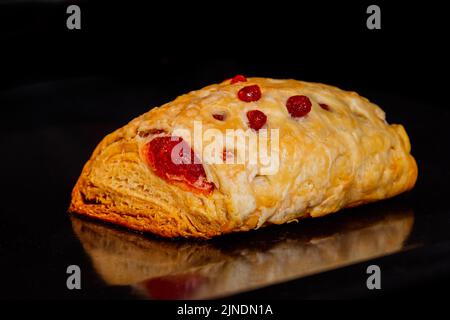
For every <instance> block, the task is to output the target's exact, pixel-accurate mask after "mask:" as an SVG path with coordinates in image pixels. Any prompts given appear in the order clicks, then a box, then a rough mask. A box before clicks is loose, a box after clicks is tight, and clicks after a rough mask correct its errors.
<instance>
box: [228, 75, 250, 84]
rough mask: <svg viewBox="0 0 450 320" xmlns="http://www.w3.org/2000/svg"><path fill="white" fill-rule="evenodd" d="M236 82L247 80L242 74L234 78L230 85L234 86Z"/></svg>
mask: <svg viewBox="0 0 450 320" xmlns="http://www.w3.org/2000/svg"><path fill="white" fill-rule="evenodd" d="M238 82H247V78H246V77H244V76H243V75H242V74H238V75H236V76H234V77H233V78H232V79H231V81H230V83H231V84H235V83H238Z"/></svg>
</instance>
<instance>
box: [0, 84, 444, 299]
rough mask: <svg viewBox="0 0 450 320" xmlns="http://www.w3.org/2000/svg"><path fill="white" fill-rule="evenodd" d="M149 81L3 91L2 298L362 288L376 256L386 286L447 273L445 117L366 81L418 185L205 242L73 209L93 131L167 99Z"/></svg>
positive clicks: (327, 292) (334, 292)
mask: <svg viewBox="0 0 450 320" xmlns="http://www.w3.org/2000/svg"><path fill="white" fill-rule="evenodd" d="M158 89H159V88H158V87H157V86H151V85H149V84H146V85H144V84H139V83H127V82H120V83H119V82H114V81H112V80H107V79H104V78H89V79H76V80H70V81H58V82H57V83H40V84H37V85H33V86H25V87H20V88H16V89H14V90H7V91H4V92H3V93H2V94H1V95H0V104H1V105H2V106H8V110H9V111H8V117H7V118H6V119H7V120H8V121H7V123H5V126H4V128H3V129H2V135H1V140H2V150H3V152H2V166H3V170H2V171H1V175H2V176H1V178H2V181H3V188H2V192H3V198H4V199H5V200H4V201H3V203H2V209H1V210H2V214H1V216H0V220H1V223H0V231H1V234H2V237H1V240H0V248H1V252H2V253H1V255H2V265H1V268H2V274H3V275H7V276H6V277H5V278H4V280H3V286H2V289H1V291H0V295H1V296H3V297H9V298H11V297H12V298H14V297H21V298H24V297H29V298H126V299H127V298H133V299H135V298H136V299H141V298H145V299H147V298H150V299H166V298H188V299H191V298H214V297H230V296H234V295H236V294H238V296H237V297H266V298H267V297H284V298H294V297H318V298H320V297H342V296H344V297H345V296H346V294H347V295H348V296H364V295H365V294H367V293H368V290H367V289H366V287H365V280H366V278H367V275H366V273H365V268H366V267H367V266H368V265H369V264H370V263H372V262H370V261H372V260H373V259H376V258H377V260H375V261H376V263H378V264H380V266H381V267H382V270H385V271H384V273H383V277H384V278H383V279H387V280H386V281H384V282H383V288H384V289H386V290H387V291H388V290H389V289H392V290H394V289H395V290H407V288H409V287H410V286H412V285H414V284H421V283H429V282H430V281H433V280H435V279H440V278H442V277H443V278H446V277H448V270H450V269H449V264H448V257H450V256H449V254H448V253H449V251H450V232H449V230H450V229H449V228H450V210H449V208H448V206H447V199H448V192H447V190H448V188H447V183H448V182H447V181H448V179H449V170H448V168H447V166H448V163H450V162H449V160H450V157H449V153H448V151H447V149H446V146H447V145H448V144H447V138H448V137H449V132H448V131H449V128H448V125H447V123H448V121H449V120H450V115H449V112H448V111H447V110H446V109H442V108H439V107H436V106H433V105H432V104H425V103H423V102H421V101H413V100H411V99H407V98H404V97H398V96H395V95H392V94H385V93H384V94H383V93H379V92H366V96H368V97H369V98H370V99H371V100H373V101H375V102H377V103H378V104H380V105H381V106H382V107H383V108H384V110H385V111H386V113H387V115H388V120H389V121H390V122H401V123H403V124H404V125H405V127H406V129H407V131H408V133H409V135H410V138H411V141H412V146H413V154H414V155H415V157H416V159H417V162H418V165H419V180H418V182H417V185H416V187H415V189H414V190H412V191H411V192H409V193H407V194H404V195H401V196H399V197H396V198H394V199H391V200H387V201H382V202H379V203H375V204H371V205H366V206H362V207H359V208H354V209H350V210H344V211H341V212H339V213H337V214H335V215H333V216H330V217H325V218H320V219H315V220H306V221H302V222H301V223H299V224H289V225H285V226H276V227H270V228H265V229H262V230H259V231H255V232H250V233H245V234H235V235H229V236H225V237H222V238H219V239H214V240H212V241H209V242H192V241H185V240H179V241H167V240H162V239H158V238H155V237H153V236H151V235H146V236H144V235H139V234H136V233H130V232H128V231H126V230H123V229H118V228H115V227H112V226H109V225H105V224H102V223H97V222H92V221H89V220H85V219H80V218H78V217H71V216H69V215H68V214H67V213H66V209H67V206H68V203H69V201H70V192H71V188H72V187H73V185H74V183H75V181H76V178H77V177H78V174H79V172H80V170H81V168H82V166H83V164H84V162H85V161H86V159H87V158H88V157H89V155H90V153H91V152H92V150H93V148H94V147H95V145H96V143H98V141H99V140H100V139H101V138H102V137H103V136H104V135H105V134H106V133H108V132H110V131H112V130H113V129H115V128H117V127H119V126H121V125H123V124H124V123H126V122H127V121H128V120H130V119H131V118H132V117H134V116H136V115H138V114H140V113H142V112H144V111H145V110H146V109H147V108H148V105H149V104H150V105H151V104H157V103H159V99H163V98H166V97H164V92H163V91H159V90H158ZM152 102H153V103H152ZM94 105H95V109H94V108H93V107H92V106H94ZM61 106H64V108H62V107H61ZM424 110H426V112H424ZM44 111H45V112H44ZM26 113H28V115H29V117H26V118H24V117H23V114H26ZM30 115H31V116H30ZM386 255H387V256H388V257H387V258H381V260H380V258H379V257H380V256H386ZM71 264H76V265H79V266H80V268H81V270H82V288H83V289H82V290H80V291H75V290H74V291H70V290H67V288H66V277H67V274H66V268H67V266H68V265H71ZM352 268H353V269H352ZM354 268H357V269H354ZM336 269H339V270H337V271H332V270H336ZM346 270H351V272H350V271H346ZM324 272H325V273H324ZM336 272H337V273H336ZM342 272H343V273H342ZM345 272H350V274H347V275H345ZM437 277H440V278H437ZM389 279H390V280H389ZM286 281H288V282H286ZM305 281H306V283H305ZM280 283H283V284H280ZM406 284H407V285H406ZM267 286H269V287H267Z"/></svg>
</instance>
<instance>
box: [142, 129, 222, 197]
mask: <svg viewBox="0 0 450 320" xmlns="http://www.w3.org/2000/svg"><path fill="white" fill-rule="evenodd" d="M144 150H145V151H144V152H145V155H146V157H147V159H148V162H149V164H150V166H151V167H152V169H153V171H154V172H155V174H156V175H157V176H158V177H160V178H162V179H164V180H166V181H169V182H171V183H174V184H176V185H179V186H180V187H182V188H184V189H187V190H189V191H193V192H200V193H203V194H210V193H211V192H212V191H213V189H214V185H213V184H212V183H211V182H208V180H207V179H206V173H205V169H204V168H203V165H202V164H201V162H200V159H199V158H198V157H197V156H196V155H195V154H194V151H193V150H192V149H191V147H190V146H189V145H188V144H187V143H186V141H184V140H183V138H181V137H170V136H165V137H156V138H154V139H153V140H151V141H150V142H149V143H147V144H146V146H145V149H144Z"/></svg>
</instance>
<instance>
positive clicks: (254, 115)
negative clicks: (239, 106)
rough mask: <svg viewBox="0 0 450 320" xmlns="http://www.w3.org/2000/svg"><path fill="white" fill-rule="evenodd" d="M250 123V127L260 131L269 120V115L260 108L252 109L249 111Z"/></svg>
mask: <svg viewBox="0 0 450 320" xmlns="http://www.w3.org/2000/svg"><path fill="white" fill-rule="evenodd" d="M247 119H248V125H249V127H250V128H252V129H254V130H256V131H258V130H259V129H261V128H262V127H263V126H264V125H265V124H266V122H267V116H266V115H265V114H264V112H262V111H259V110H250V111H249V112H247Z"/></svg>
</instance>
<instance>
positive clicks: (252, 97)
mask: <svg viewBox="0 0 450 320" xmlns="http://www.w3.org/2000/svg"><path fill="white" fill-rule="evenodd" d="M238 98H239V99H240V100H242V101H245V102H252V101H258V100H259V99H261V90H260V89H259V87H258V85H256V84H255V85H252V86H247V87H243V88H242V89H241V90H239V92H238Z"/></svg>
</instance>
